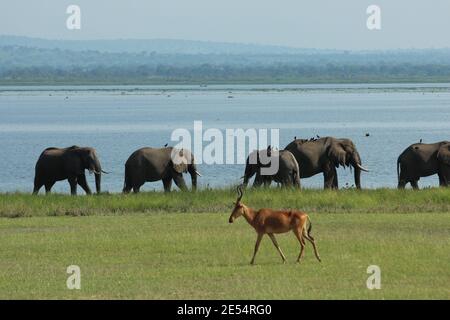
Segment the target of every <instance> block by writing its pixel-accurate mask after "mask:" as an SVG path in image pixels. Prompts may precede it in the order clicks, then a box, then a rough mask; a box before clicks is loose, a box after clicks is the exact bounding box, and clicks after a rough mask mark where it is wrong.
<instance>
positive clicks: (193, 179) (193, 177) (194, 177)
mask: <svg viewBox="0 0 450 320" xmlns="http://www.w3.org/2000/svg"><path fill="white" fill-rule="evenodd" d="M189 174H190V175H191V183H192V191H196V190H197V176H200V173H199V172H198V171H197V168H196V167H195V165H194V166H190V169H189Z"/></svg>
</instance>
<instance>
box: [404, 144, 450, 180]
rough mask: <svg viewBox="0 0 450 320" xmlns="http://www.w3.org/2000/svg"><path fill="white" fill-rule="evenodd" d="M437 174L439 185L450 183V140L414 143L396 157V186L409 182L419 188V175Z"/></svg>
mask: <svg viewBox="0 0 450 320" xmlns="http://www.w3.org/2000/svg"><path fill="white" fill-rule="evenodd" d="M435 174H437V175H438V177H439V186H441V187H447V186H448V185H449V184H450V141H441V142H436V143H414V144H412V145H410V146H409V147H408V148H406V149H405V150H404V151H403V152H402V153H401V154H400V156H399V157H398V159H397V177H398V188H399V189H403V188H405V186H406V184H407V183H410V184H411V186H412V187H413V189H419V185H418V182H419V180H420V178H421V177H428V176H431V175H435Z"/></svg>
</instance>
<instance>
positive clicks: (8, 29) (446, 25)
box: [0, 0, 450, 49]
mask: <svg viewBox="0 0 450 320" xmlns="http://www.w3.org/2000/svg"><path fill="white" fill-rule="evenodd" d="M70 4H77V5H79V6H80V8H81V13H82V20H81V21H82V24H81V26H82V28H81V30H71V31H70V30H67V28H66V19H67V14H66V8H67V6H68V5H70ZM371 4H376V5H379V6H380V7H381V18H382V21H381V23H382V24H381V25H382V29H381V30H378V31H369V30H368V29H367V27H366V19H367V14H366V8H367V7H368V6H369V5H371ZM449 30H450V1H449V0H432V1H425V0H409V1H406V0H371V1H367V0H310V1H302V0H276V1H275V0H220V1H219V0H126V1H123V0H122V1H119V0H115V1H108V0H70V1H66V0H39V1H30V0H14V1H2V3H1V4H0V34H12V35H24V36H30V37H41V38H51V39H55V38H56V39H117V38H134V39H136V38H139V39H153V38H168V39H188V40H206V41H221V42H242V43H256V44H274V45H286V46H293V47H305V48H337V49H393V48H442V47H450V36H449Z"/></svg>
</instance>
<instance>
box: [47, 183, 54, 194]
mask: <svg viewBox="0 0 450 320" xmlns="http://www.w3.org/2000/svg"><path fill="white" fill-rule="evenodd" d="M54 184H55V181H47V182H46V183H45V194H50V192H51V191H52V187H53V185H54Z"/></svg>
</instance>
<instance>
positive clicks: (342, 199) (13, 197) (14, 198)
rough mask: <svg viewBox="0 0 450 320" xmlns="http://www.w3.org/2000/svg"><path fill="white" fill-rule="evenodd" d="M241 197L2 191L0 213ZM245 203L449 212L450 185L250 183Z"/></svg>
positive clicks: (176, 208)
mask: <svg viewBox="0 0 450 320" xmlns="http://www.w3.org/2000/svg"><path fill="white" fill-rule="evenodd" d="M235 199H236V190H235V189H234V188H229V189H219V190H202V191H198V192H196V193H192V192H185V193H183V192H171V193H169V194H164V193H162V192H148V193H141V194H137V195H134V194H129V195H122V194H102V195H100V196H79V197H71V196H68V195H57V194H54V195H50V196H43V195H42V196H32V195H30V194H21V193H12V194H0V217H32V216H65V215H70V216H92V215H95V216H96V215H131V214H141V213H159V212H172V213H180V212H194V213H197V212H207V213H217V212H229V210H230V209H231V207H232V203H233V202H234V201H235ZM243 201H244V203H247V204H248V205H250V206H253V207H255V208H261V207H272V208H301V209H303V210H305V211H306V212H311V213H314V212H321V213H352V212H354V213H357V212H368V213H409V212H450V188H433V189H425V190H420V191H413V190H395V189H376V190H360V191H358V190H354V189H348V190H339V191H328V190H325V191H324V190H313V189H305V190H302V191H301V192H299V191H297V190H283V189H277V188H271V189H260V190H254V189H248V190H247V191H246V192H245V195H244V198H243Z"/></svg>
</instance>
